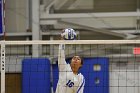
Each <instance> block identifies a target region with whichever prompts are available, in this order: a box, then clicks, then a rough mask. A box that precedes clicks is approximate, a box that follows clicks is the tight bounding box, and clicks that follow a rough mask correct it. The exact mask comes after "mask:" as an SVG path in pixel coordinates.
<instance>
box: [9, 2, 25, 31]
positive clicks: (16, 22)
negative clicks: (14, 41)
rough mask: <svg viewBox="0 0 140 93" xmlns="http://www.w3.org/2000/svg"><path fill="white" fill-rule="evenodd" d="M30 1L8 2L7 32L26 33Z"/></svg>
mask: <svg viewBox="0 0 140 93" xmlns="http://www.w3.org/2000/svg"><path fill="white" fill-rule="evenodd" d="M27 1H28V0H6V32H23V31H26V27H27V22H28V16H27V8H28V7H27Z"/></svg>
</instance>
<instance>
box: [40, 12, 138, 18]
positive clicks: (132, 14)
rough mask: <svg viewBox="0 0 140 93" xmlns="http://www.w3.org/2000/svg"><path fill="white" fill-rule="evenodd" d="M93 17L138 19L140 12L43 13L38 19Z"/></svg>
mask: <svg viewBox="0 0 140 93" xmlns="http://www.w3.org/2000/svg"><path fill="white" fill-rule="evenodd" d="M93 17H98V18H100V17H140V12H110V13H67V14H48V13H47V12H43V13H42V14H41V15H40V19H62V18H93Z"/></svg>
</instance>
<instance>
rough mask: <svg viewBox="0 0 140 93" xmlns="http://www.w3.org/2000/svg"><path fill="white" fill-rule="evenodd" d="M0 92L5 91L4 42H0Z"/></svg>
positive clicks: (3, 92)
mask: <svg viewBox="0 0 140 93" xmlns="http://www.w3.org/2000/svg"><path fill="white" fill-rule="evenodd" d="M1 93H5V43H1Z"/></svg>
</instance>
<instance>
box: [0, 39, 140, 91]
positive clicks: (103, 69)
mask: <svg viewBox="0 0 140 93" xmlns="http://www.w3.org/2000/svg"><path fill="white" fill-rule="evenodd" d="M0 44H1V47H0V48H1V59H0V60H1V84H0V85H1V93H40V92H41V93H55V90H56V85H57V81H58V75H59V70H58V65H57V59H58V45H59V44H65V45H66V49H65V56H66V60H67V61H68V62H69V61H70V60H69V58H71V57H73V56H74V55H80V56H82V57H83V58H84V64H83V67H82V68H81V69H80V72H81V73H82V74H83V75H84V77H85V81H86V83H85V88H84V93H94V92H95V93H140V89H139V87H140V40H74V41H69V40H66V41H64V40H53V41H0Z"/></svg>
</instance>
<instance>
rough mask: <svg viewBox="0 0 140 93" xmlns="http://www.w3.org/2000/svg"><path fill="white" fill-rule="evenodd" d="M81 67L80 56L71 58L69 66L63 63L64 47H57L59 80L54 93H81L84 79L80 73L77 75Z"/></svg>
mask: <svg viewBox="0 0 140 93" xmlns="http://www.w3.org/2000/svg"><path fill="white" fill-rule="evenodd" d="M82 65H83V60H82V58H81V57H80V56H74V57H72V59H71V62H70V64H67V63H66V61H65V45H64V44H60V45H59V51H58V67H59V80H58V83H57V88H56V93H83V90H84V85H85V79H84V76H83V75H82V74H81V73H78V72H79V69H80V68H81V67H82Z"/></svg>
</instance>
